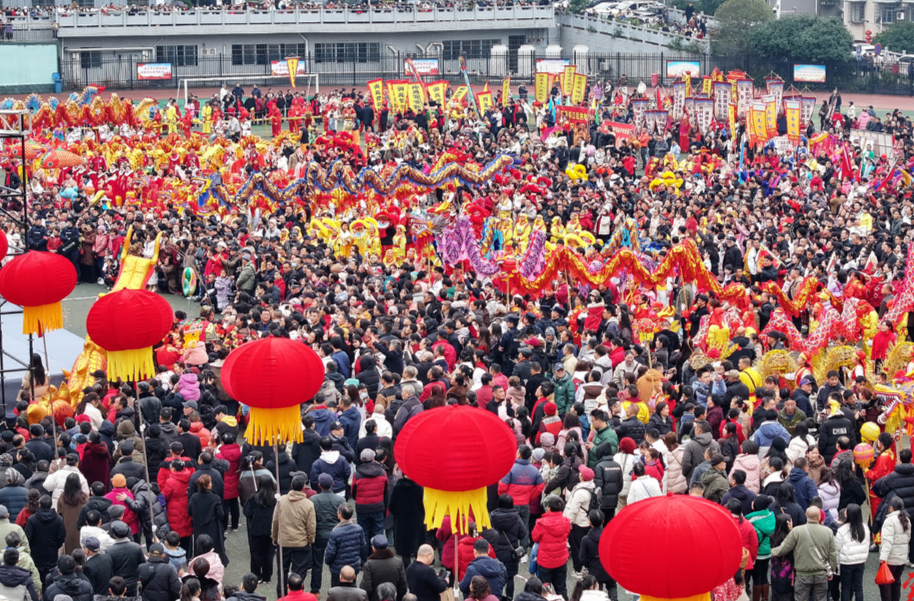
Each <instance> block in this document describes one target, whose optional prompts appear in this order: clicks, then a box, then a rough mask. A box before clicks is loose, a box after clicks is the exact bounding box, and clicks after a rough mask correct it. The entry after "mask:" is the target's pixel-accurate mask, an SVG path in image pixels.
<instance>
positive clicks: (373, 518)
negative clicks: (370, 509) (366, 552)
mask: <svg viewBox="0 0 914 601" xmlns="http://www.w3.org/2000/svg"><path fill="white" fill-rule="evenodd" d="M359 526H361V527H362V532H364V533H365V543H366V544H367V545H368V548H371V539H372V538H373V537H374V536H375V535H377V534H384V512H383V511H379V512H377V513H360V514H359Z"/></svg>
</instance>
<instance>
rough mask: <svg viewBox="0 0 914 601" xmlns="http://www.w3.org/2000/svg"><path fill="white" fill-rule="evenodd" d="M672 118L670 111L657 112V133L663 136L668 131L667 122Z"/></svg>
mask: <svg viewBox="0 0 914 601" xmlns="http://www.w3.org/2000/svg"><path fill="white" fill-rule="evenodd" d="M669 118H670V112H669V111H657V131H659V132H660V133H661V134H662V133H663V132H664V131H666V122H667V121H668V120H669Z"/></svg>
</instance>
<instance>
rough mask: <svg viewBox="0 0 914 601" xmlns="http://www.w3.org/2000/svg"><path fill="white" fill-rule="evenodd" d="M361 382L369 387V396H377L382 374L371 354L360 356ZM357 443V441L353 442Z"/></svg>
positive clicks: (359, 377)
mask: <svg viewBox="0 0 914 601" xmlns="http://www.w3.org/2000/svg"><path fill="white" fill-rule="evenodd" d="M356 378H357V379H358V381H359V384H364V385H365V386H367V387H368V396H370V397H371V398H375V397H376V396H377V394H378V388H379V385H380V383H381V375H380V374H379V373H378V368H377V364H376V363H375V360H374V357H372V356H371V355H362V356H361V357H359V375H358V376H356ZM352 444H353V445H355V443H354V442H353V443H352Z"/></svg>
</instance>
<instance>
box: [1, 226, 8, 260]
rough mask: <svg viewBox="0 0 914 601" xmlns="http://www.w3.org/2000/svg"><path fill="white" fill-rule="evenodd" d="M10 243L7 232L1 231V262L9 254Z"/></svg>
mask: <svg viewBox="0 0 914 601" xmlns="http://www.w3.org/2000/svg"><path fill="white" fill-rule="evenodd" d="M9 249H10V241H9V239H8V238H7V237H6V232H4V231H3V230H0V260H2V259H3V258H4V257H6V253H7V252H9Z"/></svg>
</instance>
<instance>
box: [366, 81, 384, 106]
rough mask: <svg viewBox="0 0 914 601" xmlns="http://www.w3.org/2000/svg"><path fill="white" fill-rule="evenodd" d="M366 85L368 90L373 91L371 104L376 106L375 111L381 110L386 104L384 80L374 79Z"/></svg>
mask: <svg viewBox="0 0 914 601" xmlns="http://www.w3.org/2000/svg"><path fill="white" fill-rule="evenodd" d="M365 85H367V86H368V91H369V92H371V104H372V106H374V110H375V112H376V113H378V112H380V111H381V108H383V106H384V80H383V79H372V80H371V81H369V82H368V83H366V84H365Z"/></svg>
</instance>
